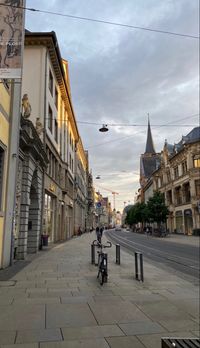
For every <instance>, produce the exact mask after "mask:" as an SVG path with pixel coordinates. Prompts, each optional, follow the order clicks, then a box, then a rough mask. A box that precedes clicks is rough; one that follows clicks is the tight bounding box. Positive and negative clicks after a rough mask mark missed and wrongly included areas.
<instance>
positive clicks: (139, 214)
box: [125, 203, 148, 226]
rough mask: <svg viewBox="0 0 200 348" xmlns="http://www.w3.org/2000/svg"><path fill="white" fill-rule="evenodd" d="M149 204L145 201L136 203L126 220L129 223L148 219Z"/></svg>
mask: <svg viewBox="0 0 200 348" xmlns="http://www.w3.org/2000/svg"><path fill="white" fill-rule="evenodd" d="M147 219H148V217H147V206H146V204H145V203H136V204H135V205H134V206H133V207H132V208H131V209H130V210H129V211H128V212H127V216H126V220H125V222H126V223H127V224H128V225H131V226H132V225H133V224H137V223H138V222H142V223H143V222H145V221H147Z"/></svg>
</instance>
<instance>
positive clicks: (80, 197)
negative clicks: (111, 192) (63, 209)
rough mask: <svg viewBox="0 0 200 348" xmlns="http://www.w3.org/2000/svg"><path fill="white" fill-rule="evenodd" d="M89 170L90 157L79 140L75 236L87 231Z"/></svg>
mask: <svg viewBox="0 0 200 348" xmlns="http://www.w3.org/2000/svg"><path fill="white" fill-rule="evenodd" d="M87 168H88V157H87V154H86V153H85V151H84V148H83V145H82V141H81V139H80V138H79V141H78V143H77V144H76V157H75V191H74V193H75V196H74V197H75V200H74V203H75V210H74V213H75V219H74V224H75V225H74V229H75V234H79V233H83V232H85V231H86V228H87V211H88V209H87V208H88V206H87V205H88V202H87V191H88V190H87V187H88V183H87Z"/></svg>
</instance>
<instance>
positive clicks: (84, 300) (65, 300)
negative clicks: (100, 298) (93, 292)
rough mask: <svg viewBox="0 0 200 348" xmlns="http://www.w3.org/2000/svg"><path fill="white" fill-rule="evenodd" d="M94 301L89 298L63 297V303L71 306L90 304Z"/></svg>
mask: <svg viewBox="0 0 200 348" xmlns="http://www.w3.org/2000/svg"><path fill="white" fill-rule="evenodd" d="M92 301H94V300H93V298H92V297H89V296H88V297H87V296H71V297H62V296H61V303H65V304H67V303H68V304H70V303H88V302H92Z"/></svg>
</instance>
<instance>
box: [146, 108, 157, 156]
mask: <svg viewBox="0 0 200 348" xmlns="http://www.w3.org/2000/svg"><path fill="white" fill-rule="evenodd" d="M145 153H156V151H155V148H154V144H153V138H152V134H151V126H150V121H149V114H148V130H147V142H146V149H145Z"/></svg>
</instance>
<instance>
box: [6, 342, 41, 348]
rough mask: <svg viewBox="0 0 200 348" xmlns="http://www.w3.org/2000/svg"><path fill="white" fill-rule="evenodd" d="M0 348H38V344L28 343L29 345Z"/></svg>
mask: <svg viewBox="0 0 200 348" xmlns="http://www.w3.org/2000/svg"><path fill="white" fill-rule="evenodd" d="M0 348H39V344H38V343H30V344H27V343H26V344H17V345H16V344H8V345H7V344H6V345H2V346H0Z"/></svg>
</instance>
